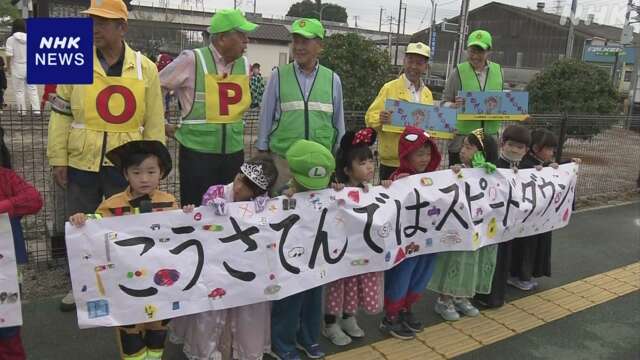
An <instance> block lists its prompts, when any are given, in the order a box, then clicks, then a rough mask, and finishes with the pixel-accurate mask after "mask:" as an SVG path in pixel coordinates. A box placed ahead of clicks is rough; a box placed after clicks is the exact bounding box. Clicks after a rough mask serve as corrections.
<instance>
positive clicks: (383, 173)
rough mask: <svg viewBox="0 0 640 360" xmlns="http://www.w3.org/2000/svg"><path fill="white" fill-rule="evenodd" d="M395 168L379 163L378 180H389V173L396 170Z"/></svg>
mask: <svg viewBox="0 0 640 360" xmlns="http://www.w3.org/2000/svg"><path fill="white" fill-rule="evenodd" d="M396 169H397V168H396V167H392V166H387V165H382V164H380V181H382V180H389V178H390V177H391V174H393V172H394V171H396Z"/></svg>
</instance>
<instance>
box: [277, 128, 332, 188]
mask: <svg viewBox="0 0 640 360" xmlns="http://www.w3.org/2000/svg"><path fill="white" fill-rule="evenodd" d="M286 158H287V161H288V162H289V170H291V173H292V174H293V178H294V179H295V180H296V181H297V182H298V183H299V184H300V185H302V186H304V187H305V188H307V189H309V190H321V189H325V188H326V187H327V186H328V185H329V179H330V178H331V174H333V171H334V170H335V169H336V160H335V159H334V158H333V155H332V154H331V151H329V150H328V149H327V148H326V147H324V146H322V145H320V144H318V143H317V142H313V141H309V140H298V141H296V142H295V143H294V144H293V145H291V147H290V148H289V150H288V151H287V154H286Z"/></svg>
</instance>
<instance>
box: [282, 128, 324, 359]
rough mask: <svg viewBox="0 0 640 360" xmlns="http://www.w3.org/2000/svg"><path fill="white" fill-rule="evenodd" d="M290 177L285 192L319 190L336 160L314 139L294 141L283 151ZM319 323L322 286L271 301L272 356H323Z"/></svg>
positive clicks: (320, 319)
mask: <svg viewBox="0 0 640 360" xmlns="http://www.w3.org/2000/svg"><path fill="white" fill-rule="evenodd" d="M286 158H287V162H288V163H289V170H290V171H291V174H293V179H291V181H290V182H289V189H288V190H286V191H285V195H287V196H289V197H290V196H293V194H295V193H298V192H304V191H309V190H322V189H326V188H327V186H329V180H330V178H331V174H332V173H333V171H334V170H335V167H336V163H335V160H334V158H333V155H332V154H331V152H330V151H329V150H328V149H327V148H326V147H324V146H323V145H320V144H318V143H316V142H313V141H309V140H298V141H296V142H295V143H294V144H293V145H292V146H291V147H290V148H289V150H288V151H287V153H286ZM321 322H322V287H321V286H318V287H316V288H313V289H309V290H306V291H303V292H301V293H298V294H294V295H291V296H289V297H286V298H284V299H281V300H278V301H274V302H273V309H272V312H271V355H272V356H274V357H275V358H276V359H278V360H299V359H300V355H299V354H298V352H297V351H296V347H297V348H298V349H299V350H301V351H303V352H304V353H305V354H306V355H307V357H309V358H311V359H319V358H322V357H324V353H323V352H322V351H321V350H320V345H319V344H318V340H319V338H320V327H321Z"/></svg>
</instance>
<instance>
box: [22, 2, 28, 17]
mask: <svg viewBox="0 0 640 360" xmlns="http://www.w3.org/2000/svg"><path fill="white" fill-rule="evenodd" d="M20 5H22V6H21V9H22V18H23V19H27V18H29V0H22V1H21V3H20Z"/></svg>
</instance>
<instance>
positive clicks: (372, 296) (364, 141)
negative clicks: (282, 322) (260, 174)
mask: <svg viewBox="0 0 640 360" xmlns="http://www.w3.org/2000/svg"><path fill="white" fill-rule="evenodd" d="M375 139H376V133H375V131H374V130H373V129H371V128H364V129H361V130H360V131H358V132H353V131H348V132H347V133H346V134H345V135H344V136H343V137H342V140H341V142H340V149H339V150H338V153H337V155H336V183H334V186H333V187H334V189H336V190H340V189H342V188H343V187H344V186H352V187H359V188H362V189H363V191H365V192H366V191H367V190H368V189H367V187H368V184H369V183H370V182H371V181H372V180H373V173H374V168H375V166H374V162H373V153H372V152H371V149H370V148H369V147H370V146H371V145H372V144H373V143H374V142H375ZM390 183H391V181H390V180H385V181H384V184H383V185H386V186H389V184H390ZM383 277H384V273H382V272H373V273H367V274H361V275H356V276H351V277H348V278H344V279H340V280H337V281H334V282H332V283H330V284H328V285H327V286H325V289H324V291H325V302H324V303H325V317H324V321H325V327H324V330H323V334H324V336H326V337H327V338H329V340H331V342H332V343H334V344H335V345H338V346H344V345H347V344H349V343H351V340H352V338H361V337H364V331H363V330H362V329H361V328H360V326H358V322H357V321H356V316H355V314H356V312H357V310H358V309H362V310H364V311H365V312H366V313H369V314H377V313H379V312H381V311H382V303H383Z"/></svg>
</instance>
